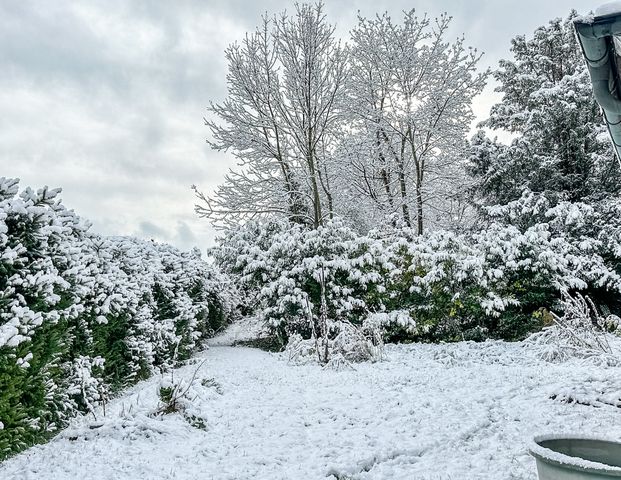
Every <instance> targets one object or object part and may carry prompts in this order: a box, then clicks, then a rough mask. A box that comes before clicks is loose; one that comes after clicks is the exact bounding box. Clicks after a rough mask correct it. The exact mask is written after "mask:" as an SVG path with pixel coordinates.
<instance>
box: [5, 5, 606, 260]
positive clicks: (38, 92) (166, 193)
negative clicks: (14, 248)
mask: <svg viewBox="0 0 621 480" xmlns="http://www.w3.org/2000/svg"><path fill="white" fill-rule="evenodd" d="M291 5H292V3H291V2H286V1H278V0H267V1H243V0H202V1H201V0H194V1H190V0H188V1H174V2H173V1H164V0H161V1H141V0H137V1H131V0H123V1H115V0H104V1H101V2H97V1H71V2H70V1H66V2H64V1H58V0H54V1H49V0H41V1H38V2H35V1H28V0H0V167H1V168H0V176H8V177H18V178H20V179H21V184H22V186H26V185H29V186H32V187H35V188H38V187H41V186H43V185H49V186H51V187H62V188H63V195H62V198H63V199H64V201H65V204H66V205H68V206H69V207H70V208H74V209H75V210H76V211H77V212H78V213H79V214H80V215H82V216H83V217H86V218H88V219H89V220H91V221H92V223H93V224H94V226H93V229H94V230H95V231H97V232H100V233H104V234H134V235H139V236H143V237H148V238H155V239H158V240H162V241H168V242H171V243H173V244H175V245H177V246H179V247H181V248H184V249H185V248H190V247H192V246H194V245H196V246H198V247H200V248H205V247H207V246H209V245H210V244H211V243H212V241H213V235H214V233H213V230H212V229H211V228H210V226H209V225H208V224H207V222H206V221H205V220H201V219H198V218H196V216H195V215H194V213H193V205H194V197H193V193H192V191H191V190H190V185H191V184H197V185H198V186H199V187H200V189H202V190H203V191H206V192H209V191H211V190H213V188H214V187H215V186H216V185H217V184H218V183H220V181H221V179H222V176H223V174H224V173H225V172H226V170H227V169H228V168H229V167H231V166H234V160H233V159H232V157H231V156H230V155H227V154H222V153H215V152H212V151H210V149H209V147H208V146H207V145H206V144H205V139H206V137H207V135H208V132H207V128H206V127H205V126H204V125H203V120H202V119H203V116H204V114H205V108H206V106H207V104H208V102H209V101H210V100H214V101H220V100H222V99H223V98H224V96H225V94H226V82H225V75H226V65H225V63H224V58H223V57H224V55H223V51H224V48H225V47H226V46H227V45H228V44H230V43H232V42H234V41H236V40H239V39H241V38H242V37H243V35H244V33H245V32H246V31H249V30H253V29H254V27H255V26H256V25H257V24H258V22H259V19H260V16H261V14H262V13H264V12H266V11H267V12H269V13H276V12H279V11H281V10H283V9H284V8H287V7H289V8H291ZM596 6H597V4H596V3H593V2H589V1H582V0H569V1H568V0H546V1H542V0H520V1H507V0H422V1H403V0H391V1H387V0H384V1H383V0H373V1H371V0H360V1H339V0H328V1H326V12H327V14H328V17H329V20H330V21H331V22H332V23H336V24H337V26H338V31H339V33H340V34H341V35H343V36H344V37H346V35H347V31H348V30H349V28H350V27H351V26H352V25H353V24H354V22H355V19H356V14H357V11H358V10H360V12H361V13H362V14H363V15H365V16H370V15H374V14H375V13H376V12H382V11H385V10H387V11H389V12H390V13H391V14H392V16H393V18H395V19H396V18H398V16H399V15H400V12H401V11H402V10H403V9H410V8H416V9H417V11H419V12H421V13H422V12H428V13H429V14H432V15H438V14H440V13H442V12H444V11H446V12H448V13H449V14H450V15H452V16H453V17H454V21H453V29H452V32H451V36H452V37H456V36H458V35H460V34H464V35H465V36H466V40H467V43H468V44H470V45H472V46H474V47H477V48H478V49H479V50H482V51H484V52H485V58H484V62H483V63H484V66H490V67H494V66H495V65H496V64H497V62H498V60H499V59H501V58H507V57H508V56H509V47H510V39H511V38H512V37H514V36H515V35H518V34H524V33H527V34H528V33H530V32H532V31H533V30H534V29H535V28H536V27H537V26H539V25H542V24H544V23H546V22H547V21H548V20H549V19H551V18H554V17H558V16H566V15H567V13H568V12H569V10H570V9H571V8H575V9H576V10H578V11H579V12H580V13H587V12H588V11H589V10H591V9H594V8H595V7H596ZM497 99H498V94H494V93H493V88H492V86H490V87H489V88H488V89H487V90H486V91H485V93H484V94H483V95H482V96H481V97H480V98H479V99H478V100H477V102H476V104H475V106H474V108H475V112H476V114H477V116H478V117H479V119H483V118H485V117H486V115H487V113H488V111H489V107H490V105H491V104H493V103H494V101H495V100H497Z"/></svg>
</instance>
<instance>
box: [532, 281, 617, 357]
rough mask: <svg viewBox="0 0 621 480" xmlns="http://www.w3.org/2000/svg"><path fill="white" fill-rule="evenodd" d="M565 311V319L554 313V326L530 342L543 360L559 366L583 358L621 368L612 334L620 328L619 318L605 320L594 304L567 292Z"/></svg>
mask: <svg viewBox="0 0 621 480" xmlns="http://www.w3.org/2000/svg"><path fill="white" fill-rule="evenodd" d="M562 307H563V315H562V316H559V315H557V314H556V313H552V314H551V315H552V322H553V324H552V325H551V326H549V327H547V328H545V329H544V330H543V331H541V332H539V333H536V334H533V335H532V336H531V337H530V338H529V343H531V344H534V345H535V346H537V347H538V348H539V356H540V357H541V358H542V359H543V360H546V361H549V362H554V363H558V362H563V361H566V360H568V359H569V358H583V359H591V360H595V361H597V362H599V363H602V362H603V363H605V364H608V365H617V364H621V358H620V357H619V356H618V355H617V353H618V352H615V349H613V347H612V346H611V341H610V340H611V335H610V333H609V332H610V331H611V330H612V329H617V328H618V318H617V317H615V316H614V315H609V316H608V317H603V316H602V315H601V314H600V313H599V312H598V310H597V307H596V306H595V304H594V303H593V301H592V300H591V299H590V298H589V297H586V296H582V295H581V294H580V293H575V294H573V295H571V294H569V293H568V292H566V291H565V292H563V299H562ZM613 338H614V337H613Z"/></svg>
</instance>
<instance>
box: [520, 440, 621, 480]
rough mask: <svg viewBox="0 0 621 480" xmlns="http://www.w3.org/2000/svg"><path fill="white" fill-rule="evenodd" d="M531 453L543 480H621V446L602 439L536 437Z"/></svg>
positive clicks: (540, 478)
mask: <svg viewBox="0 0 621 480" xmlns="http://www.w3.org/2000/svg"><path fill="white" fill-rule="evenodd" d="M530 453H531V455H532V456H533V457H535V459H536V460H537V472H538V474H539V480H611V479H614V478H616V479H617V480H620V479H621V443H619V442H615V441H612V440H602V439H598V438H591V437H583V436H569V435H544V436H539V437H535V442H534V444H533V445H532V446H531V448H530Z"/></svg>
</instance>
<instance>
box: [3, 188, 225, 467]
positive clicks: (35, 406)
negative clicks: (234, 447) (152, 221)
mask: <svg viewBox="0 0 621 480" xmlns="http://www.w3.org/2000/svg"><path fill="white" fill-rule="evenodd" d="M58 192H59V191H58V190H49V189H47V188H46V189H42V190H39V191H38V192H34V191H33V190H31V189H25V190H24V191H22V192H21V193H20V192H18V185H17V182H16V181H14V180H11V179H5V178H0V252H2V255H1V256H0V460H2V459H4V458H6V457H7V456H8V455H11V454H14V453H16V452H19V451H20V450H23V449H24V448H26V447H28V446H30V445H34V444H36V443H38V442H42V441H45V440H47V439H48V438H49V437H50V436H51V435H53V434H54V433H55V432H57V431H58V430H59V429H60V428H63V427H64V426H65V425H66V423H67V421H68V419H69V418H70V417H72V416H74V415H76V414H79V413H89V412H92V411H93V409H94V408H95V407H96V406H97V404H99V403H101V402H103V401H105V400H106V399H107V398H108V395H109V394H110V393H114V392H117V391H118V390H120V389H122V388H124V387H125V386H127V385H130V384H132V383H134V382H136V381H138V380H140V379H143V378H146V377H148V376H149V375H151V374H152V373H155V372H159V371H163V370H166V369H169V368H171V367H173V366H174V365H175V363H176V362H178V361H179V360H183V359H186V358H188V357H189V356H190V355H191V354H192V352H194V351H195V350H196V349H197V348H199V347H200V346H201V342H202V340H203V339H204V338H207V337H208V336H210V335H211V334H212V333H213V332H214V330H216V328H222V326H223V325H224V324H225V323H226V322H227V321H228V318H229V316H228V313H229V311H230V308H229V306H228V305H229V304H228V299H227V295H228V293H229V290H228V287H227V284H226V282H224V279H223V278H221V277H220V276H219V274H218V273H217V272H216V271H214V270H213V269H212V268H211V267H210V266H208V265H207V264H206V263H205V262H203V261H202V260H201V258H200V254H199V253H197V252H194V251H193V252H187V253H184V252H180V251H178V250H176V249H174V248H173V247H170V246H167V245H160V244H155V243H154V242H146V241H141V240H137V239H132V238H123V237H119V238H104V237H99V236H97V235H94V234H91V233H89V232H88V227H87V226H86V225H85V224H84V223H82V222H81V221H80V219H79V218H78V217H77V216H76V215H75V213H74V212H73V211H69V210H66V209H65V208H64V206H63V205H62V204H61V203H60V201H59V200H58V199H57V198H56V195H57V194H58Z"/></svg>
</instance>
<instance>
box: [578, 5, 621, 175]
mask: <svg viewBox="0 0 621 480" xmlns="http://www.w3.org/2000/svg"><path fill="white" fill-rule="evenodd" d="M574 27H575V29H576V33H577V36H578V41H579V42H580V46H581V48H582V53H583V55H584V58H585V60H586V64H587V67H588V69H589V74H590V75H591V82H592V83H593V95H594V97H595V100H597V103H598V104H599V105H600V107H602V110H603V111H604V118H605V119H606V123H607V126H608V132H609V133H610V138H611V140H612V143H613V145H614V147H615V151H616V153H617V160H618V161H619V163H620V164H621V99H620V98H621V97H620V92H619V88H620V86H621V84H620V79H619V72H618V67H617V58H616V57H617V53H616V52H615V47H614V41H613V39H614V36H615V35H621V11H620V12H619V13H615V14H611V15H605V16H601V17H595V18H592V19H591V18H589V19H576V20H575V21H574ZM619 54H620V55H619V60H620V61H621V52H619Z"/></svg>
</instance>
